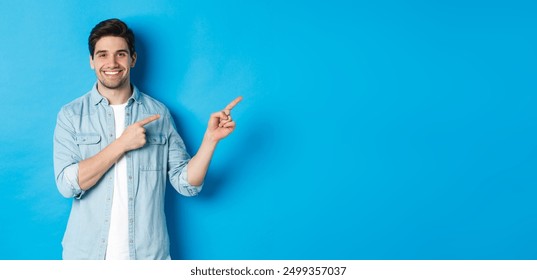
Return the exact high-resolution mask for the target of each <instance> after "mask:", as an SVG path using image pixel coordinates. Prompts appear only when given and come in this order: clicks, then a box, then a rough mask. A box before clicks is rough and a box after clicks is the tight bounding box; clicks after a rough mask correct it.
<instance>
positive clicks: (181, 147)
mask: <svg viewBox="0 0 537 280" xmlns="http://www.w3.org/2000/svg"><path fill="white" fill-rule="evenodd" d="M166 120H167V121H168V122H169V127H170V130H169V134H168V139H169V141H168V145H169V147H168V176H169V178H170V183H171V185H172V186H173V188H174V189H175V190H176V191H177V192H179V193H180V194H182V195H184V196H196V195H198V193H199V192H200V191H201V189H202V188H203V184H201V185H199V186H194V185H191V184H190V183H188V168H186V167H187V165H188V162H189V161H190V155H189V154H188V152H187V151H186V147H185V144H184V142H183V139H181V136H179V134H178V133H177V130H176V129H175V123H174V121H173V119H172V118H171V116H170V115H169V113H168V114H166Z"/></svg>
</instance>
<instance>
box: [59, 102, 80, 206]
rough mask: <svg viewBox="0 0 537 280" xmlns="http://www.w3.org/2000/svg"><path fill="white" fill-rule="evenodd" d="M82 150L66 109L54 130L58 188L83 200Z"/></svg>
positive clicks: (63, 193)
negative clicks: (81, 184) (80, 177)
mask: <svg viewBox="0 0 537 280" xmlns="http://www.w3.org/2000/svg"><path fill="white" fill-rule="evenodd" d="M80 160H81V156H80V150H79V149H78V145H77V144H76V142H75V131H74V129H73V125H72V124H71V121H70V118H69V117H68V116H67V112H65V110H64V109H62V110H61V111H60V113H58V118H57V121H56V128H55V129H54V175H55V178H56V186H57V188H58V190H59V191H60V193H61V194H62V195H63V196H64V197H66V198H70V197H74V198H77V199H80V198H82V195H83V194H84V191H83V190H82V189H80V186H79V184H78V162H79V161H80Z"/></svg>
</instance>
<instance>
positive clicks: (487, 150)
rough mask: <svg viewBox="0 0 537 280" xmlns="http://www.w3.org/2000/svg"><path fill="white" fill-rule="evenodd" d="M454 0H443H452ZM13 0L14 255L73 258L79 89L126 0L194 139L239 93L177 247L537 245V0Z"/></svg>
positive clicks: (177, 203) (1, 28)
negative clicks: (69, 244) (65, 172)
mask: <svg viewBox="0 0 537 280" xmlns="http://www.w3.org/2000/svg"><path fill="white" fill-rule="evenodd" d="M433 2H434V3H433ZM433 2H431V1H418V0H416V1H397V0H383V1H280V0H273V1H243V0H234V1H209V0H206V1H172V0H151V1H142V0H122V1H102V0H96V1H67V0H66V1H29V0H16V1H14V0H2V1H1V2H0V11H1V14H2V16H1V17H0V39H1V41H0V42H1V43H0V94H1V101H0V112H1V113H2V118H1V126H0V127H1V135H2V137H0V149H1V151H0V205H1V207H2V209H1V211H0V225H1V230H0V259H59V258H61V239H62V237H63V232H64V229H65V226H66V223H67V218H68V213H69V210H70V205H71V201H70V200H69V199H65V198H63V197H61V195H60V194H59V193H58V192H57V190H56V186H55V183H54V174H53V168H52V135H53V130H54V126H55V121H56V114H57V112H58V111H59V109H60V107H61V106H62V105H63V104H65V103H67V102H69V101H71V100H73V99H74V98H76V97H78V96H80V95H82V94H84V93H85V92H87V91H88V90H89V89H90V88H91V86H92V85H93V83H94V81H95V77H94V73H93V72H92V71H91V69H90V68H89V60H88V51H87V45H86V40H87V36H88V34H89V31H90V30H91V28H92V27H93V26H94V25H95V24H96V23H97V22H99V21H101V20H104V19H107V18H112V17H118V18H121V19H123V20H124V21H126V22H127V23H128V24H129V25H130V26H131V27H132V28H133V29H134V31H135V33H136V34H137V36H138V37H137V38H138V54H139V61H138V64H137V66H136V68H135V69H134V73H133V79H134V82H135V83H136V84H137V85H138V87H139V88H140V89H141V90H143V91H144V92H147V93H149V94H150V95H152V96H154V97H156V98H157V99H159V100H161V101H163V102H164V103H165V104H167V105H168V107H169V108H170V110H171V111H172V113H173V115H174V117H175V119H176V122H177V124H178V129H179V132H180V133H181V134H182V136H183V138H184V140H185V142H186V144H187V146H188V149H189V151H190V152H191V153H192V154H194V153H195V152H196V150H197V148H198V145H199V143H200V142H201V139H202V136H203V132H204V130H205V127H206V123H207V120H208V117H209V114H210V113H211V112H214V111H217V110H220V109H222V108H223V106H225V105H226V104H227V103H228V102H229V101H231V100H233V98H235V97H236V96H238V95H242V96H244V100H243V102H241V103H240V104H239V105H238V106H237V107H236V109H235V110H234V116H235V119H236V120H237V122H238V127H237V130H236V132H235V133H234V134H232V136H231V137H230V138H227V139H225V140H224V141H223V142H222V143H221V144H220V145H219V147H218V150H217V152H216V154H215V157H214V160H213V162H212V165H211V168H210V171H209V172H210V174H209V176H208V178H207V181H206V185H205V189H204V191H203V192H202V193H201V194H200V196H198V197H195V198H185V197H181V196H179V195H178V194H176V193H174V192H173V191H172V189H168V193H167V194H168V196H167V200H166V210H167V214H168V225H169V231H170V234H171V239H172V243H173V245H172V257H173V258H175V259H536V258H537V203H535V201H536V197H537V189H536V187H537V173H536V170H537V110H535V108H536V106H537V95H536V93H537V91H536V89H537V88H536V83H535V77H537V68H536V65H537V39H536V38H537V36H536V30H537V17H536V16H535V14H536V12H537V5H536V4H534V2H533V1H517V0H515V1H466V0H465V1H458V0H456V1H433Z"/></svg>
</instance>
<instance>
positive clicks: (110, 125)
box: [54, 85, 202, 259]
mask: <svg viewBox="0 0 537 280" xmlns="http://www.w3.org/2000/svg"><path fill="white" fill-rule="evenodd" d="M154 114H160V118H159V119H158V120H156V121H153V122H151V123H149V124H148V125H146V126H145V129H146V140H147V143H146V144H145V145H144V146H143V147H142V148H139V149H136V150H132V151H129V152H127V153H126V154H125V155H124V156H125V157H126V159H127V176H128V180H127V181H128V183H127V188H128V212H129V217H128V219H129V221H128V222H129V236H125V238H128V239H129V250H130V258H131V259H170V253H169V237H168V231H167V227H166V217H165V214H164V194H165V189H166V173H168V175H169V179H170V183H171V185H172V186H173V187H174V188H175V189H176V190H177V191H178V192H179V193H181V194H182V195H185V196H194V195H197V194H198V193H199V191H200V190H201V187H202V186H192V185H190V184H188V182H187V180H186V178H187V168H185V167H186V165H187V163H188V161H189V160H190V156H189V155H188V153H187V151H186V149H185V145H184V143H183V140H182V139H181V137H180V136H179V134H178V133H177V131H176V129H175V124H174V122H173V119H172V118H171V116H170V112H169V110H168V109H167V108H166V106H164V105H163V104H162V103H160V102H158V101H157V100H155V99H153V98H151V97H150V96H148V95H146V94H144V93H141V92H140V91H138V89H137V88H136V87H134V86H133V94H132V96H131V98H130V99H129V100H128V102H127V107H126V109H125V124H120V125H125V127H126V126H128V125H130V124H132V123H134V122H137V121H139V120H142V119H145V118H147V117H149V116H152V115H154ZM115 139H116V135H115V124H114V112H113V109H112V108H111V107H110V105H109V103H108V100H107V99H106V98H104V97H103V96H101V95H100V94H99V92H98V91H97V87H96V85H94V86H93V89H92V90H91V91H90V92H88V93H87V94H85V95H83V96H81V97H79V98H78V99H76V100H74V101H72V102H70V103H69V104H67V105H65V106H63V107H62V109H61V110H60V112H59V114H58V119H57V123H56V129H55V131H54V173H55V176H56V185H57V187H58V190H59V191H60V193H61V194H62V195H63V196H65V197H67V198H73V204H72V208H71V213H70V216H69V221H68V223H67V229H66V231H65V235H64V237H63V241H62V245H63V258H64V259H104V258H105V252H106V246H107V242H108V240H107V239H108V230H109V226H110V212H111V208H112V195H113V190H114V168H115V167H114V166H113V167H112V168H110V169H109V170H108V172H106V173H105V174H104V176H103V177H102V178H101V179H100V180H99V181H98V182H97V184H96V185H95V186H93V187H92V188H90V189H89V190H87V191H83V190H81V189H80V186H79V185H78V162H80V161H82V160H84V159H87V158H89V157H92V156H93V155H95V154H97V153H98V152H99V151H101V150H102V149H104V148H105V147H106V146H108V145H109V144H110V143H112V142H113V141H114V140H115Z"/></svg>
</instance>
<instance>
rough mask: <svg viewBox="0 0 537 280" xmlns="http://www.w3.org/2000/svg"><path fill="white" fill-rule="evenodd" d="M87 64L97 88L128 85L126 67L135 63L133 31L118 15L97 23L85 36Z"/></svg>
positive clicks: (114, 88) (119, 87) (117, 87)
mask: <svg viewBox="0 0 537 280" xmlns="http://www.w3.org/2000/svg"><path fill="white" fill-rule="evenodd" d="M88 46H89V51H90V65H91V68H92V69H94V70H95V74H96V76H97V79H98V81H99V84H98V86H99V88H102V87H105V88H107V89H112V90H116V89H122V88H126V87H130V68H132V67H134V65H135V63H136V51H135V49H134V33H133V32H132V30H131V29H130V28H128V27H127V25H126V24H125V23H124V22H122V21H120V20H119V19H109V20H105V21H102V22H100V23H98V24H97V25H96V26H95V27H94V28H93V29H92V30H91V33H90V36H89V38H88Z"/></svg>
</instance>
